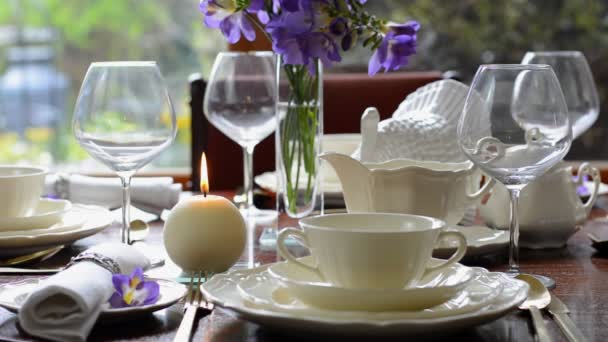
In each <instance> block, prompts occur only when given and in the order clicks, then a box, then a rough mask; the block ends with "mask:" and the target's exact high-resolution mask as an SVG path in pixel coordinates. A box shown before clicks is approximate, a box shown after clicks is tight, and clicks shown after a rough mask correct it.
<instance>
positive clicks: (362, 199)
mask: <svg viewBox="0 0 608 342" xmlns="http://www.w3.org/2000/svg"><path fill="white" fill-rule="evenodd" d="M320 158H321V159H323V160H326V161H327V162H328V163H329V164H330V165H331V166H332V167H333V168H334V170H335V171H336V174H337V175H338V178H339V179H340V183H341V184H342V189H343V192H344V200H345V202H346V209H347V210H348V212H382V213H402V214H415V215H423V216H430V217H435V218H438V219H441V220H444V221H446V222H447V224H448V225H456V224H457V223H458V222H459V221H460V220H461V219H462V217H463V216H464V213H465V210H466V208H467V206H468V205H469V204H471V203H474V202H477V201H479V199H481V197H483V196H484V195H485V194H486V193H488V192H489V190H490V189H491V188H492V186H493V185H494V183H495V181H494V180H493V179H492V180H490V181H489V182H487V183H486V184H484V185H483V187H482V188H481V189H478V188H479V183H476V184H474V183H475V182H476V180H478V177H476V172H475V170H476V169H475V167H474V166H473V163H471V162H469V161H466V162H460V163H443V162H433V161H418V160H410V159H394V160H391V161H387V162H384V163H361V162H359V161H358V160H356V159H354V158H351V157H350V156H347V155H344V154H339V153H325V154H322V155H321V156H320ZM472 188H473V189H478V190H476V191H475V190H474V192H473V193H469V192H470V191H471V189H472Z"/></svg>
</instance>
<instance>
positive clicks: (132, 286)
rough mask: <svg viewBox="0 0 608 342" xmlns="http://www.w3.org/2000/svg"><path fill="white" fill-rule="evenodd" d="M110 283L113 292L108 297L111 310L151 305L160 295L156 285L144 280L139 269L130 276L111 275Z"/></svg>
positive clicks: (153, 282) (142, 273)
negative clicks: (112, 286) (112, 285)
mask: <svg viewBox="0 0 608 342" xmlns="http://www.w3.org/2000/svg"><path fill="white" fill-rule="evenodd" d="M112 283H113V284H114V290H115V291H114V293H113V294H112V297H110V306H111V307H113V308H124V307H128V306H140V305H148V304H153V303H156V301H157V300H158V296H159V294H160V292H159V286H158V283H157V282H155V281H146V280H144V272H143V270H142V269H141V268H140V267H138V268H136V269H135V271H133V274H131V276H128V275H126V274H114V275H112Z"/></svg>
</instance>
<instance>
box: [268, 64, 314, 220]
mask: <svg viewBox="0 0 608 342" xmlns="http://www.w3.org/2000/svg"><path fill="white" fill-rule="evenodd" d="M277 82H278V87H277V91H278V96H277V111H276V115H277V130H276V153H277V158H276V162H277V171H278V176H279V177H278V178H279V192H278V193H277V196H278V202H282V203H281V205H279V207H283V208H284V210H285V212H286V213H287V214H288V215H289V216H290V217H294V218H301V217H304V216H307V215H309V214H310V213H311V212H312V211H313V210H314V209H315V205H317V204H318V205H320V206H322V203H319V202H322V199H321V198H322V192H321V190H320V189H319V188H320V183H321V180H320V179H319V170H320V167H319V158H318V156H319V153H320V152H321V138H322V136H323V67H322V63H321V62H320V61H319V60H316V63H315V64H314V66H313V67H310V68H309V67H308V66H305V65H290V64H283V63H282V62H281V58H280V57H279V61H278V63H277ZM318 198H319V199H318Z"/></svg>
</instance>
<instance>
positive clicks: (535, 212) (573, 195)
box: [479, 163, 600, 249]
mask: <svg viewBox="0 0 608 342" xmlns="http://www.w3.org/2000/svg"><path fill="white" fill-rule="evenodd" d="M586 175H588V176H590V177H591V179H592V181H593V184H594V187H593V189H592V191H591V195H590V196H589V198H588V199H587V200H586V201H585V202H583V201H582V200H581V199H580V197H579V196H578V194H577V191H576V190H577V187H578V186H580V185H582V184H583V179H584V177H585V176H586ZM599 184H600V174H599V171H598V170H597V169H596V168H594V167H591V166H590V165H589V164H588V163H583V164H581V165H580V167H579V168H578V173H577V177H576V178H573V177H572V167H569V166H566V165H565V164H564V163H559V164H557V165H556V166H554V167H552V168H551V169H549V171H547V173H545V174H544V175H542V176H540V177H539V178H538V179H536V180H535V181H533V182H532V183H530V184H528V185H527V186H526V187H525V188H523V190H522V191H521V195H520V200H519V211H518V217H519V231H520V239H519V241H520V245H521V246H522V247H526V248H533V249H541V248H559V247H562V246H564V245H565V244H566V242H567V241H568V239H569V238H570V236H572V235H573V234H574V233H575V232H576V231H577V230H578V229H579V225H581V224H582V223H583V222H585V220H586V219H587V216H588V215H589V212H590V211H591V208H592V207H593V204H594V203H595V201H596V199H597V192H598V189H599ZM509 208H510V205H509V194H508V191H507V189H506V188H505V186H504V185H502V184H497V185H496V186H495V187H494V189H492V194H491V196H490V198H489V199H488V200H487V202H485V203H481V204H480V205H479V211H480V214H481V217H482V218H483V219H484V221H485V222H486V224H487V225H489V226H491V227H495V228H499V229H508V227H509V212H510V209H509Z"/></svg>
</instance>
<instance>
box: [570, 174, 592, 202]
mask: <svg viewBox="0 0 608 342" xmlns="http://www.w3.org/2000/svg"><path fill="white" fill-rule="evenodd" d="M572 179H573V180H574V181H575V182H576V181H577V180H578V176H572ZM588 181H589V175H584V176H583V184H582V185H580V186H578V187H576V193H577V194H578V195H579V196H580V197H588V196H591V192H590V191H589V188H587V186H586V185H585V183H584V182H588Z"/></svg>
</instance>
